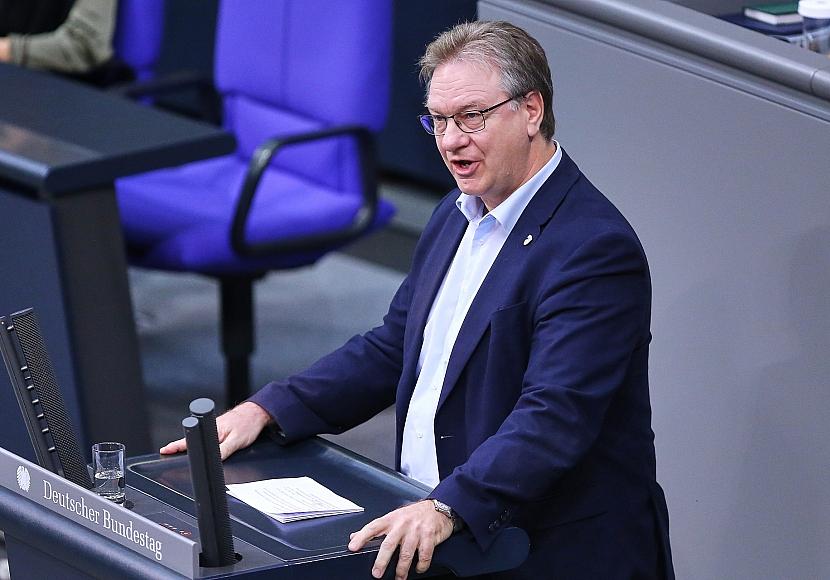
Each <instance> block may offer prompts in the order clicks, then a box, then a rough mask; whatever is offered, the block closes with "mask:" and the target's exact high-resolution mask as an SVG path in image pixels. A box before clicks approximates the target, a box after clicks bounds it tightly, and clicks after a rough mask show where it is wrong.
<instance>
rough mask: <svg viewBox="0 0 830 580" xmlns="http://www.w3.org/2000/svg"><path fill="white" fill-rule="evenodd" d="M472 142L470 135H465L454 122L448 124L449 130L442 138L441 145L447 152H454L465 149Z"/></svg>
mask: <svg viewBox="0 0 830 580" xmlns="http://www.w3.org/2000/svg"><path fill="white" fill-rule="evenodd" d="M469 141H470V134H469V133H465V132H464V131H462V130H461V129H459V128H458V124H457V123H456V122H455V121H454V120H450V122H449V123H447V129H446V130H445V131H444V135H443V136H442V137H441V145H442V146H443V147H444V149H445V150H447V151H453V150H455V149H458V148H459V147H464V146H465V145H467V143H469Z"/></svg>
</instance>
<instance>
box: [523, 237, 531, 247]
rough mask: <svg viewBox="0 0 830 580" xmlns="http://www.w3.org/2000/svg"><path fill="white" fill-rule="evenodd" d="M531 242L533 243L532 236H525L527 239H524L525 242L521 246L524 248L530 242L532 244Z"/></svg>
mask: <svg viewBox="0 0 830 580" xmlns="http://www.w3.org/2000/svg"><path fill="white" fill-rule="evenodd" d="M532 241H533V236H532V235H530V234H527V237H526V238H525V241H524V242H522V245H523V246H526V245H528V244H529V243H530V242H532Z"/></svg>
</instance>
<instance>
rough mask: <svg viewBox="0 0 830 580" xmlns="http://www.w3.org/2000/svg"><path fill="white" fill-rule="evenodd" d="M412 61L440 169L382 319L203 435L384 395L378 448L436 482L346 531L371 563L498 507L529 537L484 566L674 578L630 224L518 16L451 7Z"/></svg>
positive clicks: (489, 537)
mask: <svg viewBox="0 0 830 580" xmlns="http://www.w3.org/2000/svg"><path fill="white" fill-rule="evenodd" d="M420 65H421V77H422V79H423V80H424V81H425V84H426V108H427V111H428V112H427V113H426V114H424V115H421V116H420V123H421V125H422V127H423V129H424V130H425V131H426V132H427V133H428V134H430V135H432V136H433V138H434V139H435V144H436V146H437V149H438V152H439V154H440V155H441V157H442V158H443V160H444V162H445V164H446V166H447V168H448V169H449V171H450V173H451V174H452V176H453V177H454V178H455V181H456V184H457V186H458V188H457V189H455V190H453V191H452V192H450V194H449V195H447V196H446V197H445V198H444V199H443V200H442V201H441V202H439V204H438V207H437V208H436V210H435V212H434V213H433V215H432V217H431V219H430V221H429V223H428V224H427V226H426V227H425V229H424V232H423V234H422V236H421V238H420V240H419V242H418V245H417V247H416V249H415V254H414V257H413V262H412V268H411V270H410V272H409V274H408V275H407V277H406V279H405V280H404V282H403V284H402V285H401V287H400V288H399V290H398V292H397V293H396V295H395V297H394V298H393V300H392V303H391V305H390V307H389V311H388V313H387V315H386V316H385V317H384V320H383V323H382V324H381V325H380V326H378V327H377V328H374V329H373V330H371V331H369V332H367V333H366V334H364V335H362V336H355V337H353V338H352V339H351V340H349V341H348V342H347V343H346V344H345V345H344V346H342V347H341V348H340V349H338V350H336V351H335V352H333V353H332V354H330V355H328V356H325V357H323V358H322V359H321V360H319V361H318V362H317V363H315V364H314V365H312V366H311V367H310V368H309V369H308V370H306V371H304V372H302V373H299V374H297V375H295V376H292V377H289V378H287V379H285V380H282V381H276V382H272V383H270V384H268V385H266V386H265V387H264V388H262V389H261V390H260V391H258V392H257V393H255V394H254V395H253V396H252V397H250V398H249V399H248V401H246V402H244V403H242V404H241V405H239V406H237V407H235V408H234V409H232V410H230V411H228V412H227V413H225V414H223V415H222V416H221V417H219V419H218V422H217V427H218V430H219V437H220V441H221V444H220V450H221V454H222V456H223V458H225V457H227V456H229V455H230V454H232V453H234V452H235V451H237V450H239V449H241V448H243V447H245V446H247V445H250V444H251V443H252V442H253V441H254V440H255V439H256V438H257V437H258V436H259V434H260V433H261V432H262V431H263V429H265V428H271V429H274V430H276V433H277V435H278V437H279V438H281V440H282V441H283V442H291V441H296V440H298V439H302V438H304V437H309V436H312V435H315V434H319V433H340V432H342V431H345V430H346V429H349V428H351V427H353V426H355V425H357V424H359V423H361V422H363V421H365V420H367V419H369V418H370V417H372V416H374V415H375V414H377V413H379V412H380V411H381V410H383V409H385V408H386V407H388V406H389V405H392V404H394V405H395V406H396V419H397V421H396V429H397V439H396V466H397V468H398V469H399V470H400V471H401V472H402V473H403V474H405V475H407V476H409V477H412V478H414V479H417V480H419V481H421V482H423V483H424V484H426V485H428V486H429V487H430V488H432V492H431V493H429V494H428V496H427V497H426V498H425V499H424V500H422V501H418V502H415V503H412V504H410V505H406V506H403V507H401V508H399V509H396V510H394V511H392V512H390V513H388V514H386V515H384V516H383V517H380V518H378V519H375V520H373V521H371V522H369V523H368V524H366V526H365V527H363V528H362V529H360V530H358V531H356V532H355V533H353V534H352V536H351V538H350V541H349V545H348V547H349V549H350V550H353V551H356V550H360V549H362V548H363V547H364V546H365V545H366V543H367V542H368V541H369V540H370V539H371V538H374V537H380V536H383V537H384V540H383V541H382V543H381V545H380V548H379V550H378V554H377V556H376V559H375V563H374V566H373V568H372V575H373V576H374V577H375V578H380V577H381V576H382V575H383V574H384V572H385V570H386V569H387V567H388V566H393V567H394V569H395V577H396V578H398V579H403V578H406V577H407V574H408V572H409V570H410V568H411V567H412V566H413V565H414V567H415V569H416V570H417V571H418V572H424V571H425V570H427V569H428V568H429V566H430V563H431V560H432V555H433V552H434V550H435V547H436V546H438V545H439V544H440V543H441V542H443V541H445V540H446V539H447V538H449V537H450V536H451V535H452V534H456V533H468V534H471V535H472V537H473V538H474V540H475V541H476V542H477V544H478V545H479V546H480V547H481V549H482V550H485V549H487V548H488V547H489V546H490V545H491V544H492V542H493V540H494V539H495V538H496V537H497V536H498V534H499V533H500V532H501V531H502V530H503V529H504V528H505V527H506V526H508V525H514V526H518V527H521V528H523V529H525V530H526V531H527V533H528V535H529V536H530V545H531V548H530V555H529V556H528V558H527V560H526V561H525V562H524V564H522V565H521V567H519V568H518V569H516V570H511V571H508V572H505V573H502V574H496V575H493V576H491V578H502V579H505V580H507V579H509V580H521V579H527V580H530V579H533V580H538V579H540V578H567V579H574V578H590V579H596V578H602V579H603V580H609V579H614V578H619V579H631V578H639V579H658V578H660V579H663V578H673V569H672V563H671V552H670V547H669V535H668V511H667V508H666V502H665V498H664V495H663V491H662V489H661V488H660V486H659V485H658V483H657V481H656V467H655V451H654V433H653V432H652V430H651V407H650V403H649V384H648V352H649V343H650V341H651V333H650V318H651V281H650V275H649V269H648V263H647V261H646V256H645V254H644V252H643V248H642V246H641V245H640V242H639V240H638V238H637V235H636V234H635V232H634V230H633V229H632V228H631V226H630V225H629V224H628V222H627V221H626V220H625V218H624V217H623V216H622V215H621V214H620V213H619V211H618V210H617V209H616V208H615V207H614V206H613V205H612V204H611V202H610V201H609V200H608V199H607V198H606V197H605V196H603V194H602V193H600V192H599V191H598V190H597V189H596V188H595V187H594V186H593V185H592V184H591V183H590V182H589V181H588V179H587V178H586V177H585V175H583V174H582V172H581V171H580V170H579V169H578V168H577V166H576V164H575V163H574V162H573V161H572V160H571V159H570V157H569V156H568V155H567V154H566V153H565V151H564V150H563V148H562V146H561V145H560V144H559V143H558V142H557V141H556V140H555V139H554V138H553V137H554V130H555V123H554V117H553V109H552V100H553V86H552V82H551V77H550V70H549V67H548V62H547V57H546V55H545V52H544V50H543V49H542V47H541V46H540V44H539V43H538V42H537V41H536V40H535V39H533V38H532V37H531V36H530V35H528V34H527V32H525V31H524V30H522V29H520V28H518V27H516V26H514V25H512V24H509V23H507V22H483V21H480V22H471V23H464V24H459V25H458V26H455V27H453V28H452V29H450V30H448V31H446V32H444V33H443V34H441V35H440V36H439V37H438V38H436V39H435V40H434V41H433V42H432V43H431V44H430V45H429V46H428V47H427V49H426V53H425V54H424V56H423V57H422V59H421V62H420ZM630 146H631V147H636V146H637V144H636V143H631V144H630ZM632 170H633V171H636V168H632ZM185 448H186V444H185V442H184V441H183V440H179V441H175V442H172V443H169V444H168V445H166V446H165V447H163V448H162V449H161V450H160V451H161V453H163V454H168V453H177V452H180V451H183V450H185ZM396 550H398V551H399V554H398V558H397V561H395V562H393V556H394V554H395V552H396Z"/></svg>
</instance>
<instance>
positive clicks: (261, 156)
mask: <svg viewBox="0 0 830 580" xmlns="http://www.w3.org/2000/svg"><path fill="white" fill-rule="evenodd" d="M338 135H353V136H354V137H355V140H356V142H357V148H358V159H359V162H360V176H361V186H362V187H361V194H362V200H361V205H360V208H359V209H358V210H357V213H356V214H355V217H354V219H353V220H352V222H351V223H350V224H349V225H348V226H346V227H344V228H341V229H339V230H335V231H331V232H326V233H321V234H313V235H309V236H300V237H296V238H291V239H287V240H279V241H274V242H264V243H259V244H255V243H251V242H249V241H248V240H246V239H245V226H246V224H247V222H248V216H249V214H250V212H251V206H252V205H253V201H254V195H255V194H256V190H257V187H258V186H259V182H260V179H262V174H263V173H264V172H265V169H266V168H267V167H268V165H269V163H270V162H271V159H272V158H273V157H274V155H275V154H276V153H277V152H278V151H279V150H281V149H282V148H283V147H286V146H290V145H295V144H298V143H304V142H307V141H314V140H318V139H326V138H329V137H335V136H338ZM377 208H378V189H377V178H376V173H375V156H374V137H373V136H372V133H371V132H370V131H369V130H368V129H366V128H365V127H360V126H357V125H348V126H342V127H333V128H330V129H324V130H321V131H314V132H311V133H301V134H297V135H291V136H288V137H277V138H274V139H269V140H268V141H265V142H264V143H263V144H262V145H260V146H259V147H257V150H256V151H255V152H254V155H253V156H252V157H251V163H250V165H249V166H248V173H247V174H246V176H245V181H244V183H243V184H242V190H241V192H240V194H239V199H238V200H237V203H236V210H235V213H234V218H233V223H232V225H231V247H233V249H234V251H235V252H236V253H237V254H239V255H240V256H249V257H254V256H266V255H270V254H279V253H288V252H301V251H313V250H320V249H323V248H326V247H329V246H332V245H339V244H344V243H346V242H349V241H351V240H354V239H356V238H357V237H359V236H360V235H362V234H363V233H365V232H366V230H368V229H369V227H370V226H371V225H372V222H373V221H374V219H375V215H376V214H377Z"/></svg>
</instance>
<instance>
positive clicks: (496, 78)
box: [427, 61, 538, 209]
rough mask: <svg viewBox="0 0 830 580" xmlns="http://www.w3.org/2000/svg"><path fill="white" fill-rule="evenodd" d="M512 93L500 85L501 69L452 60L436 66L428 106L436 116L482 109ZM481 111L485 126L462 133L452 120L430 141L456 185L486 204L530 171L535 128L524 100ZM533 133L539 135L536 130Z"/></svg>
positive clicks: (493, 204)
mask: <svg viewBox="0 0 830 580" xmlns="http://www.w3.org/2000/svg"><path fill="white" fill-rule="evenodd" d="M511 96H515V95H508V94H507V93H506V92H505V91H504V89H503V88H502V87H501V79H500V72H499V70H498V69H494V68H492V67H484V66H482V65H473V64H468V63H464V62H458V61H451V62H448V63H445V64H443V65H441V66H439V67H438V68H436V69H435V72H434V73H433V75H432V82H431V83H430V87H429V95H428V97H427V109H429V112H430V113H432V114H435V115H447V116H449V115H453V114H455V113H458V112H460V111H471V110H482V109H486V108H488V107H491V106H493V105H495V104H496V103H499V102H500V101H503V100H505V99H507V98H509V97H511ZM518 102H519V103H520V106H519V109H518V110H515V104H514V102H511V103H507V104H505V105H502V106H501V107H498V108H497V109H495V110H493V111H490V112H489V113H485V117H486V121H485V129H484V130H483V131H480V132H478V133H464V132H462V131H461V129H459V128H458V125H456V124H455V123H454V122H453V121H452V120H450V121H449V122H448V123H447V130H446V132H445V133H444V134H443V135H436V137H435V144H436V145H437V146H438V151H439V152H440V153H441V157H442V158H443V159H444V163H445V164H446V165H447V168H448V169H449V170H450V173H451V174H452V176H453V177H454V178H455V182H456V184H458V187H459V189H461V191H463V192H464V193H466V194H468V195H474V196H478V197H480V198H481V199H482V201H483V202H484V203H485V205H486V206H487V208H488V209H493V208H494V207H496V206H497V205H498V204H499V203H501V202H502V201H504V200H505V199H506V198H507V197H508V196H509V195H510V194H511V193H513V192H514V191H515V190H516V189H517V188H518V187H519V186H520V185H521V184H523V183H524V182H525V181H527V180H528V179H529V178H530V177H531V176H532V175H533V173H534V172H535V169H534V167H533V165H534V160H533V159H532V158H531V154H530V146H531V138H532V137H533V136H534V135H537V133H538V122H532V121H531V120H530V116H532V115H529V114H528V110H527V108H526V107H525V106H524V101H522V99H518ZM537 136H538V135H537Z"/></svg>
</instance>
